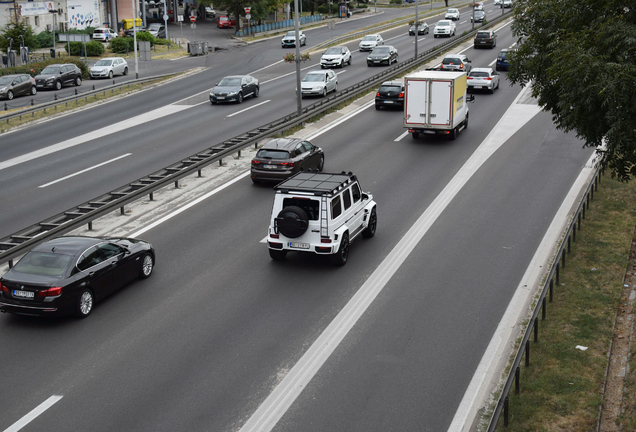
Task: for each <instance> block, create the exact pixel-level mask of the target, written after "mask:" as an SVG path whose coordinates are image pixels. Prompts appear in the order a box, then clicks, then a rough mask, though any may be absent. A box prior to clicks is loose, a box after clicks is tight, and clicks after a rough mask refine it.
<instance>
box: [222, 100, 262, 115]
mask: <svg viewBox="0 0 636 432" xmlns="http://www.w3.org/2000/svg"><path fill="white" fill-rule="evenodd" d="M267 102H271V100H270V99H267V100H266V101H264V102H261V103H258V104H256V105H252V106H251V107H247V108H245V109H242V110H240V111H237V112H235V113H234V114H230V115H228V116H227V117H234V116H235V115H237V114H240V113H243V112H245V111H249V110H251V109H252V108H256V107H257V106H259V105H263V104H266V103H267Z"/></svg>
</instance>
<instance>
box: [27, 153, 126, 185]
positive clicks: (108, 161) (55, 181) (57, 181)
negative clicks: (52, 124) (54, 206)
mask: <svg viewBox="0 0 636 432" xmlns="http://www.w3.org/2000/svg"><path fill="white" fill-rule="evenodd" d="M131 154H132V153H126V154H125V155H121V156H117V157H116V158H114V159H111V160H107V161H106V162H102V163H100V164H97V165H93V166H92V167H90V168H86V169H83V170H81V171H78V172H76V173H75V174H70V175H67V176H66V177H62V178H60V179H57V180H53V181H52V182H49V183H46V184H43V185H42V186H38V187H39V188H45V187H47V186H51V185H52V184H55V183H59V182H61V181H64V180H66V179H70V178H71V177H75V176H77V175H80V174H84V173H85V172H87V171H90V170H93V169H95V168H99V167H100V166H104V165H106V164H109V163H111V162H115V161H116V160H119V159H123V158H125V157H128V156H130V155H131Z"/></svg>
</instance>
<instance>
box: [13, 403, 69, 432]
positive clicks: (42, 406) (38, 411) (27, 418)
mask: <svg viewBox="0 0 636 432" xmlns="http://www.w3.org/2000/svg"><path fill="white" fill-rule="evenodd" d="M60 399H62V396H60V395H53V396H51V397H50V398H48V399H47V400H45V401H44V402H42V403H41V404H40V405H38V406H37V407H35V408H34V409H33V410H32V411H31V412H30V413H28V414H27V415H25V416H24V417H22V418H21V419H20V420H18V421H17V422H15V423H13V424H12V425H11V426H9V427H8V428H7V429H5V430H4V432H18V431H19V430H20V429H22V428H23V427H25V426H26V425H28V424H29V423H31V422H32V421H33V420H34V419H35V418H36V417H37V416H39V415H40V414H42V413H43V412H44V411H46V410H47V409H49V408H51V407H52V406H53V405H54V404H55V403H56V402H57V401H59V400H60Z"/></svg>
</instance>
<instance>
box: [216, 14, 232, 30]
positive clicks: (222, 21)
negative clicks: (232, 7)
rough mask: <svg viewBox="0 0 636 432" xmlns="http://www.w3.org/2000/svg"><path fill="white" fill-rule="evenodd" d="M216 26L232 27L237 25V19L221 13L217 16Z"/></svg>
mask: <svg viewBox="0 0 636 432" xmlns="http://www.w3.org/2000/svg"><path fill="white" fill-rule="evenodd" d="M216 26H217V27H218V28H232V27H234V26H236V19H235V18H233V17H232V18H230V17H229V16H227V15H219V16H218V17H216Z"/></svg>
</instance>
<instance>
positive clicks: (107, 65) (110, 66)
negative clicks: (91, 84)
mask: <svg viewBox="0 0 636 432" xmlns="http://www.w3.org/2000/svg"><path fill="white" fill-rule="evenodd" d="M89 74H90V77H91V78H112V77H113V75H128V63H127V62H126V60H124V59H123V58H121V57H106V58H103V59H101V60H99V61H98V62H97V63H95V65H93V67H91V69H90V71H89Z"/></svg>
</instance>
